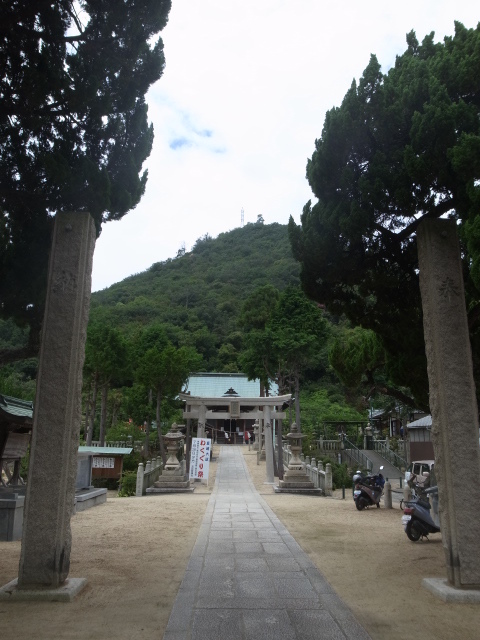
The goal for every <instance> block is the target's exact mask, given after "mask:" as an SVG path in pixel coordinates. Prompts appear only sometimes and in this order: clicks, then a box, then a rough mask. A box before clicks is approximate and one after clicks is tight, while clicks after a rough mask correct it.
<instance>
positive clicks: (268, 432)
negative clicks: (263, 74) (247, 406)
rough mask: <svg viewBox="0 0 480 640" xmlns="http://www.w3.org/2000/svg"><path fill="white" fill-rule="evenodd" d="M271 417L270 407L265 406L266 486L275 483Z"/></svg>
mask: <svg viewBox="0 0 480 640" xmlns="http://www.w3.org/2000/svg"><path fill="white" fill-rule="evenodd" d="M270 415H271V414H270V406H269V405H265V406H264V408H263V417H264V419H265V461H266V464H265V467H266V471H267V477H266V480H265V484H274V483H275V479H274V467H273V437H272V421H271V417H270Z"/></svg>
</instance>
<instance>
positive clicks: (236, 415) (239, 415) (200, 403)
mask: <svg viewBox="0 0 480 640" xmlns="http://www.w3.org/2000/svg"><path fill="white" fill-rule="evenodd" d="M179 398H180V400H182V401H183V402H185V410H184V412H183V417H184V419H186V420H188V419H189V418H190V419H191V418H193V419H195V420H198V428H197V433H198V436H199V437H202V436H205V426H206V423H207V420H208V419H210V420H230V419H236V420H237V419H240V420H258V422H259V425H260V426H259V434H258V442H259V446H260V443H261V442H262V435H263V436H265V456H266V483H268V484H273V483H274V465H273V439H272V431H271V430H272V420H283V419H284V418H285V417H286V414H285V412H284V411H282V406H283V405H284V404H285V403H288V402H290V400H291V398H292V395H291V394H287V395H283V396H265V397H256V398H243V397H239V396H234V397H228V396H227V397H225V396H224V397H216V396H213V397H207V398H205V397H201V396H191V395H190V394H188V393H180V394H179ZM222 409H223V410H222ZM262 423H263V427H262Z"/></svg>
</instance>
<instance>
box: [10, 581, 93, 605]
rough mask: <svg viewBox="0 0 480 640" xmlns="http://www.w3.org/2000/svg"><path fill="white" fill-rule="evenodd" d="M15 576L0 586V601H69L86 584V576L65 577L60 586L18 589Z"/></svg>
mask: <svg viewBox="0 0 480 640" xmlns="http://www.w3.org/2000/svg"><path fill="white" fill-rule="evenodd" d="M17 582H18V580H17V578H15V580H12V581H11V582H9V583H8V584H6V585H5V586H3V587H0V601H3V602H5V601H7V600H8V601H9V602H19V601H21V600H23V601H24V602H25V601H29V602H34V601H37V602H38V601H40V600H41V601H44V602H71V601H72V600H73V599H74V597H75V596H76V595H77V594H78V593H80V591H81V590H82V589H83V588H84V587H85V585H86V584H87V579H86V578H67V580H66V581H65V582H64V584H62V585H61V586H60V587H56V588H55V589H48V588H45V589H18V587H17Z"/></svg>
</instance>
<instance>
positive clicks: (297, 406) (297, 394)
mask: <svg viewBox="0 0 480 640" xmlns="http://www.w3.org/2000/svg"><path fill="white" fill-rule="evenodd" d="M295 421H296V423H297V427H298V430H299V431H300V432H301V431H302V429H301V424H300V376H299V375H298V374H296V375H295Z"/></svg>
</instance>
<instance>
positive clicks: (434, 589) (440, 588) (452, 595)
mask: <svg viewBox="0 0 480 640" xmlns="http://www.w3.org/2000/svg"><path fill="white" fill-rule="evenodd" d="M422 586H424V587H425V589H428V590H429V591H430V593H433V595H434V596H437V598H440V599H441V600H443V601H444V602H454V603H455V602H456V603H459V604H480V589H457V588H456V587H452V585H450V584H449V583H448V581H447V580H446V579H445V578H424V579H423V580H422Z"/></svg>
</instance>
